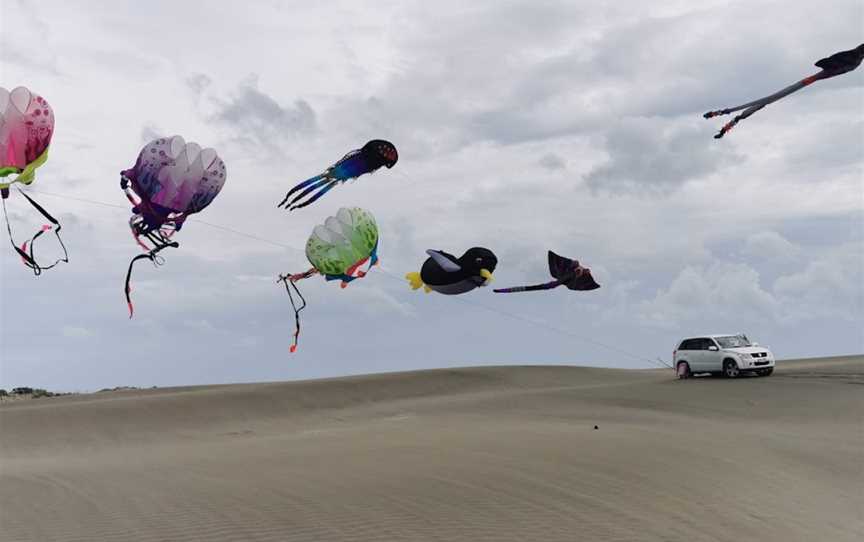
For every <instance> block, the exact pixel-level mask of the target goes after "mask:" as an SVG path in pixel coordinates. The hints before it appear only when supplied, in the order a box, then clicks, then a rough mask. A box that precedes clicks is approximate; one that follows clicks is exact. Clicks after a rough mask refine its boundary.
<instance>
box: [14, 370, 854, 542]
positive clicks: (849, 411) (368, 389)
mask: <svg viewBox="0 0 864 542" xmlns="http://www.w3.org/2000/svg"><path fill="white" fill-rule="evenodd" d="M862 385H864V357H847V358H829V359H822V360H800V361H784V362H780V364H779V366H778V369H777V370H776V371H775V374H774V376H771V377H769V378H746V379H737V380H724V379H720V378H710V377H708V378H696V379H691V380H688V381H677V380H675V379H674V377H673V374H672V371H671V370H668V371H626V370H611V369H591V368H579V367H483V368H466V369H456V370H435V371H420V372H411V373H398V374H387V375H373V376H365V377H351V378H342V379H328V380H317V381H308V382H293V383H275V384H272V383H271V384H242V385H231V386H206V387H192V388H174V389H159V390H146V391H121V392H107V393H99V394H92V395H80V396H70V397H60V398H52V399H39V400H32V401H18V402H14V403H7V404H4V405H2V406H0V540H4V541H5V540H9V541H13V540H14V541H29V540H39V541H43V540H45V541H49V540H50V541H70V542H71V541H86V542H93V541H114V540H117V541H120V540H123V541H157V540H158V541H172V542H173V541H187V540H195V541H208V542H212V541H245V540H256V541H295V540H296V541H305V540H315V541H343V540H346V541H347V540H352V541H354V540H357V541H363V540H370V541H371V540H374V541H390V540H393V541H397V540H398V541H408V540H446V541H472V542H481V541H509V540H514V541H515V540H518V541H556V540H562V541H564V540H566V541H573V540H598V541H607V540H618V541H632V540H658V541H659V540H662V541H678V540H680V541H688V542H690V541H700V540H720V541H727V540H728V541H735V542H741V541H751V540H752V541H770V540H778V541H779V540H782V541H796V540H802V541H805V540H806V541H816V540H820V541H821V540H826V541H827V540H831V541H843V540H864V386H862ZM595 425H597V426H598V429H596V430H595V429H594V426H595Z"/></svg>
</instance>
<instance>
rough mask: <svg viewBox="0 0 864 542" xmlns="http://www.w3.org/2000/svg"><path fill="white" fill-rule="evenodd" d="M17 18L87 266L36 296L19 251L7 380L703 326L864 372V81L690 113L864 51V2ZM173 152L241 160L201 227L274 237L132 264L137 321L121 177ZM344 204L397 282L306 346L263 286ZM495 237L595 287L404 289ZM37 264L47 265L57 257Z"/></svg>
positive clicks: (18, 220)
mask: <svg viewBox="0 0 864 542" xmlns="http://www.w3.org/2000/svg"><path fill="white" fill-rule="evenodd" d="M826 6H829V7H828V8H827V9H826ZM0 7H2V17H0V85H2V86H4V87H6V88H7V89H11V88H14V87H16V86H18V85H24V86H27V87H29V88H31V89H32V90H33V91H34V92H36V93H38V94H41V95H42V96H44V97H45V98H46V99H47V100H48V101H49V103H50V104H51V105H52V106H53V108H54V112H55V116H56V131H55V135H54V139H53V142H52V145H51V151H50V159H49V161H48V162H47V164H46V165H45V166H43V167H42V168H41V169H40V170H39V173H38V176H37V181H36V183H35V184H34V185H32V190H33V191H34V192H35V193H34V194H33V195H34V196H35V197H36V198H37V200H39V201H40V202H41V203H43V204H44V205H45V206H46V207H47V208H48V210H49V211H51V212H52V213H53V214H55V216H57V217H58V218H59V219H60V220H61V222H62V223H63V233H64V240H65V241H66V244H67V246H68V249H69V253H70V260H71V261H70V263H69V264H68V265H65V266H61V267H58V268H56V269H53V270H51V271H48V272H46V273H45V274H44V275H43V276H41V277H39V278H34V277H33V276H32V273H31V272H30V271H29V270H28V269H27V268H25V267H24V266H23V265H21V262H20V260H19V259H18V257H17V256H16V255H15V254H14V253H13V251H12V249H11V247H10V246H9V245H8V239H5V238H6V237H7V235H6V233H5V232H3V234H2V236H3V237H4V239H3V243H4V244H5V245H4V246H5V247H6V248H5V249H3V250H0V295H2V312H0V341H2V343H0V356H2V359H0V387H6V388H9V387H12V386H19V385H30V386H38V387H45V388H50V389H60V390H70V391H72V390H79V391H84V390H93V389H98V388H101V387H107V386H119V385H135V386H151V385H158V386H165V385H175V384H205V383H221V382H240V381H262V380H285V379H297V378H312V377H323V376H334V375H344V374H354V373H368V372H379V371H393V370H409V369H417V368H428V367H446V366H460V365H481V364H576V365H600V366H609V367H631V368H638V367H650V366H651V364H650V363H649V362H647V361H645V360H643V359H639V358H640V357H641V358H649V359H653V358H656V357H658V356H660V357H663V358H664V359H667V360H668V359H669V358H670V356H671V352H672V350H673V348H674V346H675V344H676V343H677V341H678V340H679V339H680V338H682V337H684V336H687V335H692V334H701V333H712V332H738V331H744V332H746V333H747V334H748V335H749V336H750V337H751V338H754V339H755V340H758V341H759V342H760V343H762V344H766V345H768V346H770V347H771V348H772V349H773V350H774V352H775V353H776V355H777V356H778V357H781V358H790V357H798V356H821V355H832V354H844V353H861V352H864V336H862V332H861V330H862V329H864V270H862V267H864V172H862V168H864V70H861V69H859V70H857V71H856V72H853V73H851V74H847V75H844V76H841V77H837V78H834V79H831V80H828V81H823V82H819V83H817V84H815V85H813V86H812V87H810V88H807V89H805V90H803V91H800V92H798V93H796V94H794V95H792V96H791V97H789V98H787V99H785V100H783V101H781V102H778V103H776V104H773V105H771V106H769V107H767V108H766V109H764V110H762V111H760V112H759V113H758V114H756V115H754V116H753V117H751V118H750V119H748V120H746V121H743V122H742V123H740V124H739V125H738V127H736V129H735V130H733V131H732V132H730V133H729V134H728V135H727V136H726V137H725V138H724V139H722V140H719V141H718V140H714V139H713V138H712V136H713V135H714V133H716V131H717V129H719V127H720V126H722V124H723V123H724V122H725V120H726V118H716V119H711V120H705V119H703V118H702V113H703V112H705V111H708V110H712V109H719V108H722V107H726V106H731V105H737V104H738V103H742V102H745V101H749V100H751V99H755V98H757V97H760V96H763V95H765V94H768V93H771V92H774V91H775V90H778V89H779V88H781V87H783V86H786V85H787V84H790V83H792V82H794V81H796V80H798V79H800V78H802V77H803V76H805V75H809V74H810V73H813V72H815V71H817V69H816V68H814V67H813V63H814V62H815V61H816V60H818V59H819V58H822V57H824V56H827V55H829V54H831V53H834V52H836V51H839V50H844V49H850V48H852V47H855V46H857V45H858V44H859V43H862V42H864V31H862V29H864V4H862V3H861V2H859V1H855V0H850V1H832V2H829V3H827V4H826V3H825V2H818V3H814V2H808V1H795V2H790V1H788V0H785V1H778V2H757V1H752V0H747V1H741V2H720V1H699V2H690V1H685V0H681V1H669V2H638V1H637V2H623V1H622V2H599V3H598V2H589V1H585V2H576V1H560V2H555V1H538V0H531V1H527V0H526V1H522V2H508V1H503V0H490V1H475V2H458V1H454V2H425V1H399V2H387V1H380V0H379V1H376V2H356V1H344V2H337V1H327V2H287V1H284V2H283V1H271V2H263V1H262V2H204V1H201V2H192V1H184V2H171V1H160V0H156V1H149V2H140V1H132V0H129V1H107V0H106V1H103V2H95V1H94V2H82V1H72V0H63V1H56V2H49V1H44V2H24V1H16V0H0ZM174 134H179V135H182V136H183V137H184V138H186V140H187V141H195V142H198V143H199V144H201V145H202V146H210V147H213V148H215V149H216V150H217V151H218V152H219V155H220V156H221V157H222V158H223V159H224V160H225V163H226V166H227V169H228V178H227V182H226V185H225V187H224V189H223V191H222V192H221V194H220V195H219V196H218V197H217V198H216V200H215V201H214V202H213V204H212V205H210V206H209V207H208V208H207V209H205V210H204V211H203V212H202V213H201V214H200V215H197V216H196V217H195V218H200V219H201V220H203V221H206V222H208V223H210V224H216V225H220V226H225V227H228V228H233V229H236V230H240V231H242V232H246V233H249V234H253V235H256V236H259V237H261V238H264V239H267V240H270V241H272V242H273V243H276V244H279V245H284V246H277V245H276V244H272V243H266V242H261V241H256V240H253V239H250V238H247V237H242V236H240V235H236V234H234V233H231V232H228V231H225V230H221V229H218V228H215V227H211V226H209V225H206V224H202V223H200V222H196V221H195V220H190V221H189V222H188V223H187V224H186V226H185V227H184V229H183V231H181V232H180V234H178V236H177V240H178V241H179V242H180V244H181V247H180V249H177V250H168V251H166V252H165V253H164V256H165V259H166V264H165V265H164V266H163V267H161V268H158V269H156V268H154V267H153V266H152V265H149V264H148V263H147V262H143V263H141V264H139V267H138V268H137V269H136V274H135V277H134V293H133V296H134V300H135V302H136V315H135V318H134V319H132V320H129V319H127V309H126V304H125V300H124V298H123V279H124V275H125V272H126V266H127V264H128V261H129V259H130V258H131V257H132V256H134V255H135V254H136V245H135V243H134V242H133V241H132V239H131V236H130V234H129V231H128V226H127V220H128V217H129V216H130V211H129V206H128V204H127V203H126V200H125V198H124V196H123V193H122V191H121V190H120V188H119V172H120V171H121V170H122V169H125V168H128V167H130V166H132V165H133V164H134V161H135V158H136V157H137V155H138V152H139V150H140V149H141V147H142V146H143V145H144V144H145V143H146V142H147V141H149V140H150V139H152V138H154V137H157V136H163V135H165V136H168V135H174ZM373 138H383V139H388V140H390V141H393V142H394V143H395V144H396V145H397V147H398V149H399V154H400V160H399V163H398V164H397V165H396V166H395V167H394V168H393V169H392V170H382V171H379V172H377V173H375V174H374V175H371V176H364V177H361V178H360V179H358V180H356V181H354V182H352V183H349V184H346V185H343V186H340V187H338V188H336V189H334V190H333V191H331V192H330V193H329V194H328V195H327V196H326V197H325V198H323V199H321V200H319V201H318V203H316V204H315V205H313V206H310V207H307V208H305V209H302V210H301V211H298V212H295V213H291V214H288V213H286V212H284V211H282V210H280V209H276V207H275V205H276V203H278V202H279V201H280V200H281V199H282V196H283V195H284V194H285V192H286V191H287V190H288V189H289V188H290V187H291V186H292V185H293V184H295V183H296V182H298V181H300V180H303V179H305V178H307V177H309V176H311V175H313V174H315V173H317V172H319V171H321V170H322V169H323V168H324V167H326V166H327V165H329V164H331V163H332V162H334V161H335V160H337V159H339V158H340V157H341V156H342V155H343V154H344V153H345V152H347V151H348V150H351V149H354V148H358V147H360V146H361V145H362V144H363V143H365V142H366V141H367V140H369V139H373ZM56 195H67V196H69V198H65V199H64V198H62V197H57V196H56ZM72 198H83V199H88V200H96V201H99V202H104V203H109V204H112V205H117V206H120V207H122V208H113V207H110V206H104V205H96V204H93V203H87V202H83V201H79V200H77V199H72ZM7 203H8V206H9V210H10V214H11V217H10V218H11V219H12V221H13V225H14V228H15V231H16V235H17V237H19V238H21V239H23V237H24V235H25V234H26V233H29V232H30V231H32V229H33V228H35V227H36V226H38V224H39V221H38V220H37V219H36V217H34V216H33V213H32V209H31V208H30V207H29V206H28V205H27V204H26V203H25V202H23V201H22V198H21V197H20V195H16V192H13V195H12V196H11V198H10V199H9V200H8V202H7ZM342 206H361V207H364V208H366V209H369V210H370V211H372V213H373V214H374V215H375V217H376V218H377V220H378V224H379V227H380V230H381V243H380V255H381V259H382V265H383V267H382V268H380V269H376V270H374V271H373V272H372V273H371V274H370V275H369V276H368V277H367V278H365V279H363V280H360V281H357V282H355V283H353V284H352V285H351V286H350V287H349V288H347V289H346V290H340V288H339V287H338V285H336V284H334V283H325V282H324V281H323V279H321V278H320V277H316V278H313V279H309V280H306V281H304V282H303V283H302V284H301V285H300V286H301V288H303V291H304V293H305V295H306V297H307V300H308V301H309V307H308V308H307V309H306V311H305V312H304V313H303V334H302V336H301V342H300V349H299V350H298V352H297V353H296V354H293V355H291V354H289V353H288V347H289V345H290V340H291V333H292V331H293V313H292V311H291V308H290V305H289V303H288V298H287V296H286V294H285V292H284V289H280V287H279V286H277V285H276V284H275V277H276V275H277V274H278V273H280V272H288V271H291V272H298V271H302V270H305V269H307V268H308V262H307V261H306V259H305V257H304V255H303V252H302V248H303V247H304V245H305V242H306V238H307V236H308V234H309V233H310V232H311V229H312V228H313V227H314V226H315V224H318V223H321V222H322V221H323V220H324V219H325V218H326V217H327V216H329V215H332V214H335V212H336V211H337V210H338V209H339V208H340V207H342ZM478 245H479V246H485V247H488V248H490V249H492V250H493V251H495V252H496V254H497V255H498V259H499V267H498V270H497V271H496V273H495V284H496V285H497V286H510V285H517V284H526V283H535V282H543V281H545V280H548V279H547V277H548V271H547V270H546V251H547V249H553V250H555V251H556V252H558V253H560V254H563V255H567V256H570V257H575V258H578V259H579V260H580V261H581V262H582V263H583V264H584V265H586V266H588V267H590V268H591V269H592V271H593V273H594V276H595V278H596V279H597V281H598V282H599V283H600V284H601V285H602V288H601V289H599V290H596V291H593V292H570V291H566V290H563V289H562V290H554V291H552V292H540V293H525V294H511V295H499V294H493V293H492V291H491V289H483V290H477V291H474V292H471V293H468V294H466V295H463V296H459V297H447V296H442V295H437V294H428V295H424V294H423V293H420V292H413V291H411V290H410V289H409V288H408V286H407V282H405V281H404V280H402V278H401V277H402V276H403V275H404V274H405V273H406V272H408V271H412V270H419V266H420V265H421V263H422V261H423V260H424V258H425V255H424V250H425V249H427V248H438V249H444V250H447V251H448V252H453V253H459V254H461V252H462V251H464V250H465V249H467V248H469V247H471V246H478ZM291 247H293V248H291ZM39 250H40V255H42V256H44V257H45V258H49V257H50V256H51V255H53V254H55V253H56V247H55V246H54V241H53V239H52V238H51V237H44V238H43V239H42V240H40V249H39ZM529 322H530V323H529ZM604 345H608V346H609V347H612V348H608V347H607V346H604Z"/></svg>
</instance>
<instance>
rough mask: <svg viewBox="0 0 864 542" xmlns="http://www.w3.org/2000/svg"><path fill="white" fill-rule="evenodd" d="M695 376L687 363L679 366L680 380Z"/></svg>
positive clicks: (684, 362) (683, 362)
mask: <svg viewBox="0 0 864 542" xmlns="http://www.w3.org/2000/svg"><path fill="white" fill-rule="evenodd" d="M691 376H693V373H691V372H690V365H688V364H687V362H686V361H682V362H681V363H679V364H678V378H679V379H680V380H684V379H685V378H690V377H691Z"/></svg>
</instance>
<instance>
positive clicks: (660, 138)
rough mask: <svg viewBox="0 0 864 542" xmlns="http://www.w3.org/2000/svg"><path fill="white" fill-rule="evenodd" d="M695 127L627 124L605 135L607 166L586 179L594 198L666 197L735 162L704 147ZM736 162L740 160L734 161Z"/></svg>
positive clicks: (656, 122) (713, 148)
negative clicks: (596, 195) (597, 195)
mask: <svg viewBox="0 0 864 542" xmlns="http://www.w3.org/2000/svg"><path fill="white" fill-rule="evenodd" d="M695 124H696V123H695V122H694V121H689V120H688V121H678V122H661V121H659V120H658V119H653V118H629V119H624V120H621V121H619V122H618V123H616V124H615V125H614V126H612V127H611V128H610V129H609V130H608V131H607V132H606V134H605V148H606V152H607V154H608V160H607V161H606V162H605V163H604V164H601V165H599V166H597V167H595V168H594V169H592V170H591V171H590V172H589V173H588V174H587V175H585V183H586V185H587V186H588V187H589V188H590V189H591V190H592V191H593V192H595V193H596V192H608V193H613V194H621V193H633V194H642V195H645V194H647V195H668V194H670V193H672V192H674V191H675V190H677V189H678V188H680V187H681V186H682V185H684V184H685V183H686V182H688V181H693V180H697V179H699V178H701V177H705V176H707V175H710V174H712V173H714V172H717V171H718V170H719V169H720V168H721V167H722V166H724V165H725V164H728V163H730V162H731V161H732V160H733V158H736V157H735V155H734V154H732V153H731V152H730V151H728V150H723V149H718V148H717V147H716V146H711V145H710V144H708V143H706V140H705V138H704V135H703V133H702V132H703V131H704V130H702V129H701V128H699V127H697V126H696V125H695ZM738 158H739V159H740V158H741V157H738Z"/></svg>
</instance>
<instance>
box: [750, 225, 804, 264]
mask: <svg viewBox="0 0 864 542" xmlns="http://www.w3.org/2000/svg"><path fill="white" fill-rule="evenodd" d="M800 253H801V249H800V247H798V246H797V245H795V244H794V243H791V242H789V241H788V240H787V239H786V238H785V237H783V236H782V235H780V234H779V233H777V232H775V231H761V232H757V233H754V234H751V235H749V236H747V239H746V240H745V241H744V248H743V249H742V250H741V254H743V255H744V256H746V257H748V258H750V259H754V260H759V261H765V260H772V261H774V262H775V263H786V262H789V261H791V260H794V259H795V258H796V257H798V256H799V255H800Z"/></svg>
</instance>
